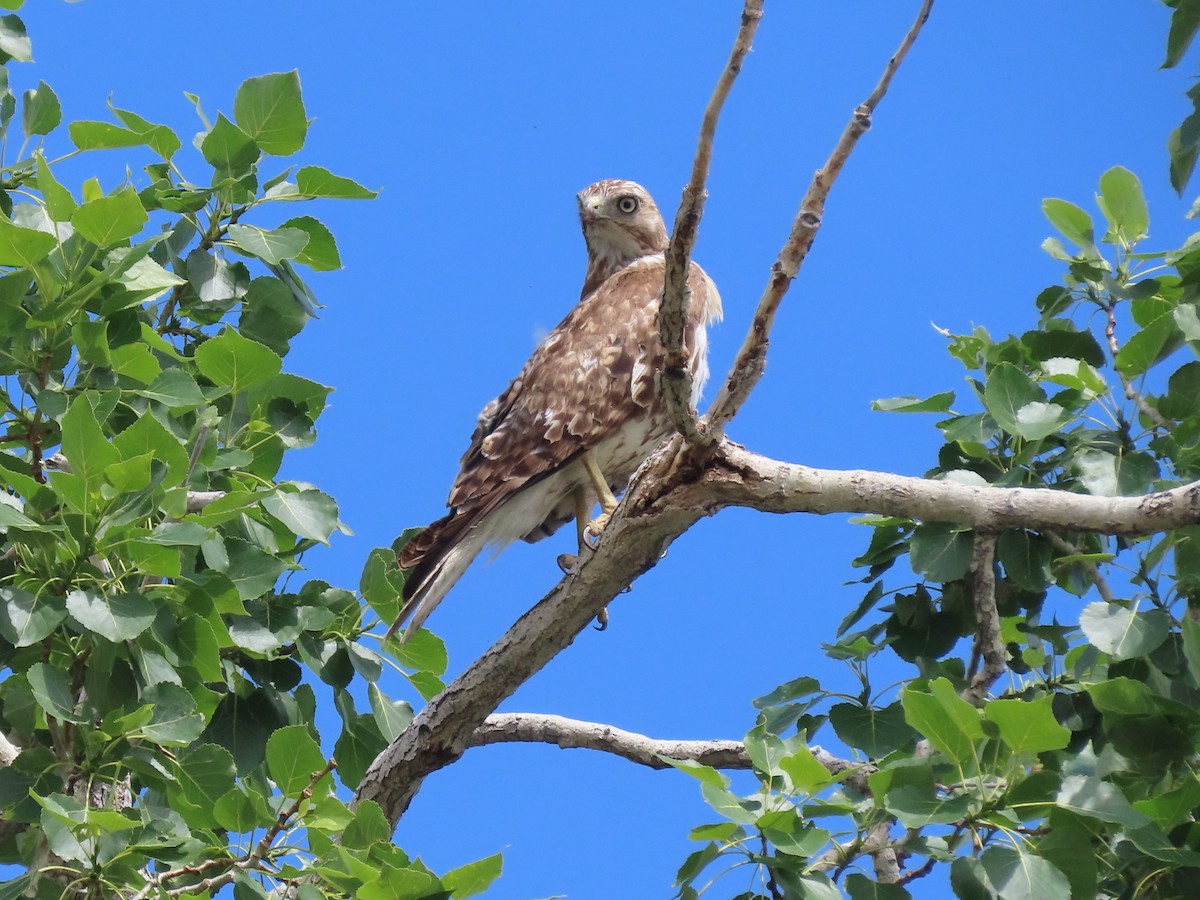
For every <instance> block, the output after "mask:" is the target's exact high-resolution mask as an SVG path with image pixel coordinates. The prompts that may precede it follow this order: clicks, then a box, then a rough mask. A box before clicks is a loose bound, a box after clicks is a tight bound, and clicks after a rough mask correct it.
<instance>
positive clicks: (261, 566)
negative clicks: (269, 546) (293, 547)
mask: <svg viewBox="0 0 1200 900" xmlns="http://www.w3.org/2000/svg"><path fill="white" fill-rule="evenodd" d="M225 547H226V549H227V550H228V551H229V571H228V572H227V573H226V574H227V575H228V576H229V578H230V580H232V581H233V584H234V587H236V588H237V592H238V596H239V597H241V598H242V599H243V600H253V599H254V598H256V597H261V596H262V595H263V594H265V593H266V592H267V591H269V590H270V589H271V588H272V587H274V586H275V581H276V580H277V579H278V578H279V576H280V575H282V574H283V572H284V571H285V570H286V569H287V568H288V566H287V563H285V562H283V561H282V560H280V559H277V558H276V557H274V556H272V555H271V554H270V553H264V552H263V551H262V550H260V549H258V548H257V547H255V546H254V545H253V544H250V543H248V542H247V541H243V540H240V539H238V538H227V539H226V541H225Z"/></svg>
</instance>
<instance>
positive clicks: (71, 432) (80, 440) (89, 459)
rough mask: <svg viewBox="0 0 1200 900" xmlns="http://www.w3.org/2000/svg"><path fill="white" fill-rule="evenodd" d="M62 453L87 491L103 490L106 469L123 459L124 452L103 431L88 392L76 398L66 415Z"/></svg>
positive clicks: (63, 419)
mask: <svg viewBox="0 0 1200 900" xmlns="http://www.w3.org/2000/svg"><path fill="white" fill-rule="evenodd" d="M62 452H63V455H65V456H66V457H67V459H68V460H69V461H70V463H71V471H72V472H73V473H74V474H75V475H76V476H78V477H79V479H80V480H81V481H82V482H83V485H84V490H85V491H92V490H97V489H99V486H100V484H101V482H103V480H104V470H105V469H107V468H108V467H109V466H111V465H113V464H114V463H116V462H118V461H119V460H120V454H119V453H118V452H117V450H116V448H114V447H113V446H112V444H110V443H109V442H108V439H107V438H106V437H105V436H104V432H103V431H101V429H100V423H99V422H97V421H96V413H95V412H94V411H93V409H92V405H91V403H89V402H88V395H87V394H80V395H79V396H78V397H76V398H75V399H74V400H73V401H72V402H71V406H70V407H69V408H68V409H67V411H66V413H64V414H63V417H62Z"/></svg>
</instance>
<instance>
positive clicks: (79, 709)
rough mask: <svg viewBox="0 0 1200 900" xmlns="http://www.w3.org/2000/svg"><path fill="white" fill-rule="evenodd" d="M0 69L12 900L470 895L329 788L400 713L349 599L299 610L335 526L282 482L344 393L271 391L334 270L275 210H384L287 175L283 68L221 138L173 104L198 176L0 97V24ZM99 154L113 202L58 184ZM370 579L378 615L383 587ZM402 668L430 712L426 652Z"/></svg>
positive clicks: (438, 659)
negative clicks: (328, 204) (312, 284)
mask: <svg viewBox="0 0 1200 900" xmlns="http://www.w3.org/2000/svg"><path fill="white" fill-rule="evenodd" d="M5 5H6V6H8V7H10V8H12V7H14V6H19V5H20V4H19V3H12V2H10V3H6V4H5ZM0 54H2V55H0V62H3V63H4V64H5V69H4V72H3V74H4V77H3V79H0V147H3V148H4V152H5V153H6V154H7V155H6V157H5V158H0V448H2V449H0V532H2V534H0V666H3V668H4V670H5V672H6V675H5V677H4V679H3V681H0V735H2V736H3V739H4V742H5V744H6V746H8V747H10V748H11V749H12V751H13V752H14V754H15V759H14V760H13V761H12V762H11V764H9V765H7V766H5V767H3V768H0V826H2V827H0V835H2V837H0V861H2V862H5V863H9V864H16V865H19V866H22V867H24V872H23V874H21V875H20V876H19V877H16V878H14V879H11V880H9V881H7V882H5V883H4V884H0V896H3V897H16V896H23V897H24V896H33V897H46V898H49V897H59V896H63V895H70V896H87V897H114V896H120V897H150V896H154V897H166V896H187V897H189V898H203V897H210V896H215V895H216V894H217V892H218V891H221V890H222V888H224V887H225V886H227V885H232V886H233V889H234V894H235V896H238V897H259V896H265V895H266V894H267V893H269V892H270V891H271V890H273V889H279V888H287V889H289V890H291V891H292V892H293V893H292V896H297V897H303V898H305V900H313V898H317V897H341V896H357V897H444V896H456V897H459V896H469V895H470V894H472V893H475V892H477V891H478V890H481V889H482V887H484V886H486V884H487V883H488V882H489V881H490V880H491V879H492V878H494V877H496V875H498V874H499V858H498V857H495V858H490V859H488V860H483V861H481V862H479V863H475V864H471V865H470V866H467V867H464V868H463V869H459V870H456V871H455V872H452V873H449V874H448V875H446V876H444V877H442V878H439V877H438V876H437V875H435V874H434V873H432V872H430V871H429V870H428V869H427V868H426V867H425V866H424V865H423V864H421V863H420V862H419V861H417V860H413V859H410V858H409V857H408V856H407V855H406V854H404V852H403V851H401V850H400V849H399V848H398V847H395V846H394V845H393V844H392V843H391V841H390V832H391V828H390V825H389V823H388V822H387V821H386V819H385V817H384V816H383V815H382V813H381V812H380V810H379V809H378V807H376V806H374V805H373V804H370V803H363V804H359V805H358V807H357V808H355V809H353V810H351V809H350V808H349V807H348V806H347V804H346V803H345V801H344V800H343V799H342V796H344V794H345V789H344V788H341V789H339V788H338V786H337V784H336V783H335V780H334V774H335V772H336V774H337V775H338V776H340V779H341V781H342V783H343V784H344V785H346V786H349V787H353V786H355V785H356V784H357V782H358V780H359V779H360V778H361V776H362V773H363V772H364V771H365V770H366V767H367V766H368V765H369V763H370V761H371V760H372V759H373V758H374V757H375V756H376V754H377V753H378V752H379V751H380V750H381V749H382V748H383V747H384V746H386V743H387V742H388V741H389V740H391V739H392V738H393V737H394V736H395V735H396V734H397V733H398V732H399V731H400V730H401V729H402V728H403V727H404V726H405V725H406V724H407V723H408V721H409V719H410V718H411V716H412V710H411V708H410V706H409V705H408V703H406V702H404V701H396V700H392V699H390V698H389V697H387V696H386V695H385V694H384V693H383V692H382V691H381V690H380V689H379V687H378V685H377V683H376V682H377V681H378V679H379V676H380V675H381V673H382V670H383V666H384V665H385V663H387V660H386V659H385V657H383V656H381V655H380V654H378V653H377V652H375V651H374V650H372V649H370V648H369V647H368V646H366V645H365V644H364V643H363V641H362V640H361V637H362V636H363V635H364V633H365V632H366V631H367V629H368V628H369V627H371V626H372V625H373V624H374V618H373V617H372V616H371V614H370V611H369V609H367V608H365V607H364V606H363V605H362V603H361V601H360V597H359V596H358V595H356V593H355V592H352V591H349V590H345V589H342V588H337V587H332V586H330V585H328V584H325V583H323V582H318V581H309V582H307V583H304V584H302V585H300V586H298V587H293V586H292V577H293V575H294V573H296V572H298V571H301V560H302V556H303V554H304V553H305V552H306V551H307V550H309V549H310V548H312V547H314V546H315V545H317V544H324V543H328V541H329V540H330V538H331V536H332V534H333V533H334V532H337V531H344V530H345V528H344V526H343V525H342V523H341V521H340V520H339V518H338V509H337V504H336V502H335V501H334V499H333V498H332V497H330V496H329V495H328V494H326V493H325V492H323V491H322V490H320V489H319V488H317V487H315V486H313V485H311V484H306V483H302V482H298V481H288V480H280V479H279V470H280V465H281V462H282V459H283V456H284V454H285V452H287V451H289V450H295V449H299V448H303V447H306V446H308V445H310V444H311V443H312V442H313V441H314V440H315V438H316V426H315V423H316V421H317V419H318V417H319V416H320V415H321V413H322V411H323V410H324V408H325V404H326V399H327V397H328V395H329V393H330V390H331V389H330V388H329V387H327V386H325V385H321V384H318V383H316V382H313V381H311V380H309V379H306V378H303V377H301V376H299V375H296V374H292V373H290V372H288V371H286V370H285V368H284V359H285V357H286V356H287V354H288V351H289V349H290V342H291V341H292V339H293V338H294V337H295V336H296V335H297V334H298V333H299V332H300V331H301V329H302V328H303V327H304V326H305V325H306V324H307V323H308V322H309V321H310V319H311V318H312V317H313V315H314V312H315V310H316V308H317V303H316V299H315V297H314V295H313V293H312V291H311V290H310V288H309V287H308V285H307V284H306V282H305V280H304V278H303V277H302V276H301V274H300V271H301V270H302V269H303V268H307V269H310V270H314V271H324V270H330V269H336V268H338V267H339V266H340V264H341V263H340V257H339V254H338V249H337V244H336V242H335V240H334V237H333V235H332V233H331V232H330V231H329V229H328V228H327V227H326V226H325V225H324V224H323V223H322V222H321V221H320V220H318V219H317V218H315V217H313V216H310V215H296V216H290V217H284V216H280V215H277V214H273V213H272V212H271V210H275V209H287V208H288V207H286V206H284V207H280V204H294V203H297V202H304V201H311V200H316V199H369V198H371V197H373V196H374V195H375V192H374V191H372V190H369V189H367V188H365V187H363V186H361V185H359V184H357V183H355V182H354V181H352V180H350V179H347V178H344V177H341V176H338V175H334V174H333V173H331V172H329V171H328V170H326V169H324V168H321V167H319V166H315V165H300V166H295V165H291V166H288V165H285V164H284V163H282V162H280V161H279V158H280V157H287V156H291V155H292V154H295V153H297V152H299V151H301V150H302V148H303V145H304V143H305V138H306V135H307V131H308V126H309V121H308V116H307V113H306V111H305V108H304V103H303V99H302V96H301V89H300V80H299V76H298V74H297V73H296V72H286V73H276V74H268V75H263V76H260V77H256V78H250V79H248V80H246V81H245V82H243V83H242V85H241V86H240V87H239V88H238V90H237V93H236V95H235V97H234V100H233V108H232V114H231V115H230V116H228V117H227V116H226V115H225V114H224V113H219V114H218V115H217V117H216V119H215V121H211V120H210V119H209V118H208V117H207V116H206V114H205V113H204V111H203V110H202V108H201V106H200V101H199V99H198V98H195V97H191V98H189V99H190V100H191V101H192V103H193V104H194V105H195V108H196V112H197V114H198V116H199V118H200V122H201V126H202V127H201V130H200V132H199V133H198V134H197V135H196V137H195V140H194V141H193V142H192V143H193V148H194V149H185V146H184V142H183V140H181V138H180V137H179V136H178V135H177V134H176V133H175V132H174V131H173V130H172V129H170V128H168V127H167V126H165V125H161V124H156V123H154V122H151V121H150V120H148V119H146V118H143V117H142V116H140V115H138V114H137V113H134V112H132V111H130V110H126V109H122V108H119V107H117V106H113V105H112V104H111V103H110V107H109V112H110V114H111V120H103V121H101V120H94V121H93V120H79V121H71V122H68V123H64V120H63V111H62V108H61V104H60V102H59V100H58V98H57V96H56V95H55V93H54V91H53V89H52V88H51V87H50V86H49V85H48V84H46V83H45V82H42V81H39V82H38V83H37V86H36V87H33V88H31V89H29V90H27V91H25V92H24V93H23V94H22V95H21V96H20V98H19V99H18V97H17V95H16V94H14V93H13V92H12V90H11V89H10V88H9V84H10V80H9V73H8V71H7V64H8V63H12V62H27V61H29V59H30V56H31V49H30V42H29V39H28V36H27V35H26V34H25V29H24V25H23V24H22V22H21V20H20V18H19V17H18V16H17V15H15V14H12V15H6V16H4V17H2V18H0ZM12 74H13V77H14V78H15V77H16V76H17V75H18V74H19V73H17V72H14V73H12ZM18 112H19V115H18ZM17 145H20V149H19V150H18V152H17V153H16V154H15V155H13V154H11V150H12V148H13V147H15V146H17ZM102 150H119V151H122V153H123V154H131V155H136V154H142V155H143V156H144V158H145V159H146V160H147V161H146V162H145V163H144V165H142V166H141V168H140V170H139V171H138V173H137V174H133V173H132V172H131V171H130V170H128V169H126V170H125V172H124V175H123V177H121V178H120V181H119V182H118V183H117V184H115V185H112V186H109V187H107V188H105V187H103V186H102V183H101V178H100V177H99V176H96V177H88V178H86V179H84V180H82V181H81V182H80V183H78V184H71V183H70V181H71V179H70V178H68V177H66V176H65V175H63V174H62V173H65V172H67V171H77V170H78V168H79V167H80V165H81V160H83V159H86V158H92V157H91V156H90V155H91V154H93V153H94V152H95V151H102ZM94 158H95V159H97V160H99V159H101V157H99V156H97V157H94ZM190 172H198V173H199V174H198V175H192V174H189V173H190ZM272 215H275V218H274V219H272V218H271V216H272ZM285 215H286V214H285ZM280 219H282V221H280ZM269 223H270V224H269ZM386 557H387V553H386V551H379V552H378V553H377V555H376V556H375V557H373V558H372V563H371V565H369V566H368V571H367V573H366V574H365V575H364V592H365V593H369V594H371V595H372V596H376V595H378V594H379V587H378V585H379V584H385V583H389V579H391V580H392V581H393V582H395V581H396V579H398V574H397V573H396V572H395V571H394V556H393V557H392V560H393V561H392V565H391V567H390V570H389V567H388V565H386V563H385V562H384V560H386ZM397 589H398V588H397ZM403 661H404V663H405V664H406V665H408V666H411V668H412V671H406V672H405V674H407V675H409V676H410V677H411V678H412V679H413V681H414V683H415V684H417V686H418V687H419V688H420V689H422V690H424V691H425V692H426V693H429V692H431V691H436V689H437V688H439V687H440V681H439V680H438V675H440V673H441V672H442V671H443V669H444V667H445V651H444V648H443V647H442V645H441V643H440V641H438V640H437V639H436V638H434V637H432V636H431V635H427V634H426V635H423V636H421V637H419V638H418V639H417V640H415V641H414V642H413V643H412V645H411V646H410V648H409V650H408V652H407V653H406V655H405V656H404V657H403ZM317 687H323V689H325V690H329V691H332V693H333V697H334V705H335V707H336V709H337V712H338V714H339V716H340V720H341V731H340V734H337V735H336V736H330V737H329V738H328V745H327V746H329V747H331V749H332V750H333V754H334V758H336V760H337V761H336V763H335V762H334V761H333V758H327V751H324V750H322V744H321V735H319V733H318V731H317V728H316V724H315V711H316V706H317V694H316V690H315V688H317ZM356 697H357V698H358V699H356ZM364 699H365V702H366V707H365V708H363V706H362V704H363V702H364Z"/></svg>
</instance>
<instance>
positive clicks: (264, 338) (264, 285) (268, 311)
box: [238, 277, 312, 356]
mask: <svg viewBox="0 0 1200 900" xmlns="http://www.w3.org/2000/svg"><path fill="white" fill-rule="evenodd" d="M310 318H312V316H310V315H309V314H308V313H307V312H306V311H305V310H304V309H303V308H302V307H301V306H300V304H298V303H297V302H296V300H295V297H294V296H293V295H292V292H291V290H290V289H289V288H288V286H287V285H286V284H284V283H283V282H281V281H279V280H278V279H276V278H268V277H261V278H255V279H254V280H253V281H251V282H250V288H249V290H247V291H246V296H245V298H244V299H243V300H242V315H241V318H240V319H239V320H238V331H240V332H241V334H242V337H247V338H250V340H252V341H258V342H259V343H260V344H263V345H264V346H267V347H270V348H271V349H272V350H274V351H275V352H276V353H278V354H279V355H280V356H284V355H286V354H287V352H288V350H289V349H290V348H289V345H288V340H289V339H290V338H292V337H295V336H296V335H297V334H299V333H300V330H301V329H302V328H303V327H304V324H305V323H306V322H307V321H308V320H309V319H310Z"/></svg>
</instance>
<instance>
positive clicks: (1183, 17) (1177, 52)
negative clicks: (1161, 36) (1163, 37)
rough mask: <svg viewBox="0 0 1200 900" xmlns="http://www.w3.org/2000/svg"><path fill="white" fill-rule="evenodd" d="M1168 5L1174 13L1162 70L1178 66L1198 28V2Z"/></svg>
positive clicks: (1190, 0)
mask: <svg viewBox="0 0 1200 900" xmlns="http://www.w3.org/2000/svg"><path fill="white" fill-rule="evenodd" d="M1169 5H1171V6H1173V7H1174V8H1175V11H1174V12H1172V13H1171V29H1170V31H1169V32H1168V34H1167V58H1166V59H1165V60H1164V61H1163V64H1162V67H1163V68H1164V69H1169V68H1171V67H1172V66H1175V65H1178V63H1179V61H1180V60H1181V59H1183V54H1185V53H1186V52H1187V49H1188V47H1190V46H1191V44H1192V40H1193V39H1194V38H1195V37H1196V30H1197V29H1198V28H1200V0H1174V2H1172V3H1171V4H1169Z"/></svg>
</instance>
